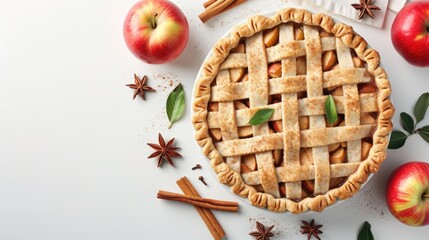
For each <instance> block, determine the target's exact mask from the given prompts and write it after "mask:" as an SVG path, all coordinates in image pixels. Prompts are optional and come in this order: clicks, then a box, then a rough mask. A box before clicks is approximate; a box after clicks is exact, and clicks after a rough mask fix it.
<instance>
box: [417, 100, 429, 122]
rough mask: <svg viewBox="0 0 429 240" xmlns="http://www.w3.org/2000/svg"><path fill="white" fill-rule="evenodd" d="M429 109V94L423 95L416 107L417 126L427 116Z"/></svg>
mask: <svg viewBox="0 0 429 240" xmlns="http://www.w3.org/2000/svg"><path fill="white" fill-rule="evenodd" d="M428 107H429V93H423V94H422V95H421V96H420V97H419V99H418V100H417V103H416V106H414V117H416V124H417V123H419V122H420V121H421V120H423V118H424V117H425V115H426V111H427V110H428Z"/></svg>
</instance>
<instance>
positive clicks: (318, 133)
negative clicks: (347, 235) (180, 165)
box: [193, 9, 394, 213]
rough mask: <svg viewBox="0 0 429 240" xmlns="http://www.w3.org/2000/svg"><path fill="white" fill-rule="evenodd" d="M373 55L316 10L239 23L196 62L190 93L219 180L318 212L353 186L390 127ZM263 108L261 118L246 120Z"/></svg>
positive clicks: (257, 198)
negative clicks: (328, 111) (330, 103)
mask: <svg viewBox="0 0 429 240" xmlns="http://www.w3.org/2000/svg"><path fill="white" fill-rule="evenodd" d="M379 63H380V58H379V55H378V53H377V52H376V51H375V50H373V49H370V48H369V47H368V46H367V43H366V42H365V40H364V39H363V38H362V37H360V36H359V35H357V34H356V33H354V32H353V29H352V28H351V27H349V26H347V25H344V24H340V23H334V21H333V20H332V19H331V18H330V17H328V16H326V15H323V14H312V13H310V12H308V11H305V10H298V9H285V10H282V11H280V12H279V13H278V14H276V15H275V16H274V17H273V18H267V17H263V16H255V17H253V18H251V19H249V20H248V22H247V24H243V25H240V26H237V27H236V28H235V29H234V30H233V31H232V33H231V36H230V37H228V38H225V39H222V40H220V41H219V42H218V43H217V44H216V46H215V47H214V49H213V53H212V56H211V57H210V58H209V59H208V60H207V61H206V62H205V63H204V66H203V71H202V72H203V74H202V77H201V78H200V79H199V80H198V82H197V85H196V89H195V96H194V105H193V111H194V114H193V124H194V128H195V129H196V139H197V141H198V143H199V144H200V145H201V146H202V147H203V151H204V153H205V154H206V155H207V156H208V157H209V158H210V160H211V165H212V167H213V168H214V170H215V171H216V173H217V174H218V178H219V180H220V181H221V182H223V183H225V184H227V185H230V186H231V187H232V191H233V192H234V193H236V194H239V195H240V196H243V197H247V198H248V199H249V200H250V202H251V203H252V204H253V205H255V206H259V207H267V208H268V209H269V210H271V211H275V212H283V211H291V212H293V213H299V212H303V211H307V210H309V209H311V210H314V211H321V210H323V209H324V208H325V207H326V206H328V205H330V204H332V203H334V202H335V201H336V200H337V199H345V198H348V197H350V196H351V195H352V194H353V193H355V192H357V191H358V190H359V188H360V185H361V184H362V183H364V182H365V181H366V179H367V177H368V175H369V174H370V173H374V172H376V171H377V170H378V167H379V165H380V164H381V162H382V161H383V160H384V159H385V155H386V147H387V141H388V135H389V133H390V131H391V129H392V125H391V117H392V115H393V112H394V109H393V106H392V104H391V102H390V100H389V95H390V84H389V81H388V80H387V75H386V73H385V72H384V70H383V69H382V68H381V67H380V66H379ZM329 95H332V96H333V98H334V101H335V105H336V109H337V112H338V121H336V122H335V123H333V124H330V123H328V121H327V120H326V116H325V110H324V106H325V102H326V99H327V97H328V96H329ZM265 108H271V109H274V114H273V115H272V116H271V118H270V120H269V122H267V123H263V124H260V125H257V126H251V125H249V124H248V122H249V120H250V118H251V117H252V116H253V115H254V114H255V113H256V112H257V111H258V110H260V109H265Z"/></svg>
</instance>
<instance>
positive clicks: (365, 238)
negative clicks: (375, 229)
mask: <svg viewBox="0 0 429 240" xmlns="http://www.w3.org/2000/svg"><path fill="white" fill-rule="evenodd" d="M358 240H374V236H372V232H371V224H369V223H368V222H367V221H365V223H364V224H363V226H362V228H361V229H360V231H359V235H358Z"/></svg>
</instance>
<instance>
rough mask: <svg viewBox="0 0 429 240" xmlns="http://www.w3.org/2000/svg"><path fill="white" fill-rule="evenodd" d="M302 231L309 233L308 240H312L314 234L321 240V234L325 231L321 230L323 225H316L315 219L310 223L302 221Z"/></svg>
mask: <svg viewBox="0 0 429 240" xmlns="http://www.w3.org/2000/svg"><path fill="white" fill-rule="evenodd" d="M301 222H302V224H303V225H302V226H301V233H302V234H307V240H310V239H311V237H312V236H314V237H315V238H316V239H318V240H320V237H319V234H322V233H323V232H322V231H320V228H321V227H323V225H315V224H314V219H313V220H311V222H310V223H308V222H306V221H301Z"/></svg>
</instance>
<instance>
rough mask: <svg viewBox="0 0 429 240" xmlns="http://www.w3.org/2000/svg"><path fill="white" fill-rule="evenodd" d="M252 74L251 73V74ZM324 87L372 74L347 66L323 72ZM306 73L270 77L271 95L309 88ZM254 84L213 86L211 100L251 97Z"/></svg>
mask: <svg viewBox="0 0 429 240" xmlns="http://www.w3.org/2000/svg"><path fill="white" fill-rule="evenodd" d="M249 76H250V75H249ZM322 77H323V88H331V87H339V86H342V85H344V84H359V83H367V82H370V81H371V80H372V79H371V76H370V75H369V73H368V72H367V71H366V69H364V68H346V69H339V70H332V71H329V72H324V73H322ZM306 78H307V77H306V75H299V76H291V77H281V78H274V79H270V85H269V86H268V93H269V95H274V94H283V93H296V92H302V91H306V90H307V86H306ZM252 87H253V86H252V84H251V83H250V82H249V81H247V82H238V83H229V84H222V85H216V86H213V87H212V89H211V96H210V101H212V102H228V101H233V100H241V99H247V98H249V95H250V94H251V92H250V90H251V88H252Z"/></svg>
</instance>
